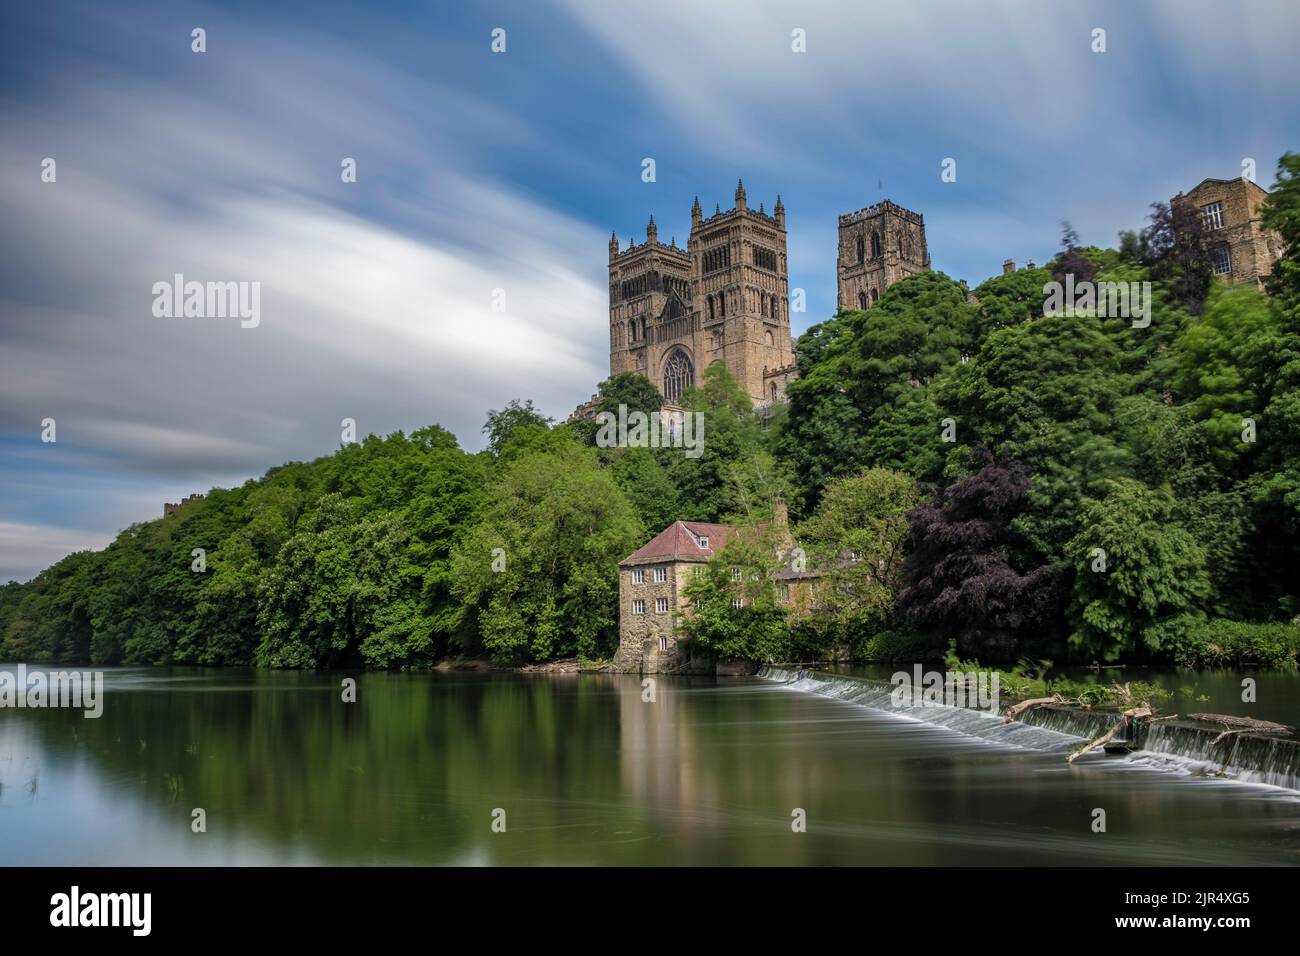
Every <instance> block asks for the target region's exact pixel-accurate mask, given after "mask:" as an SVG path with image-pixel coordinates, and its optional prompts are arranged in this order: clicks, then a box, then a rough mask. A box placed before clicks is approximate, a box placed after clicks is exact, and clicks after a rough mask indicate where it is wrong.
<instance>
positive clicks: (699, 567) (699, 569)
mask: <svg viewBox="0 0 1300 956" xmlns="http://www.w3.org/2000/svg"><path fill="white" fill-rule="evenodd" d="M707 570H708V569H707V568H705V567H704V566H703V565H696V567H695V576H696V577H697V578H702V577H704V572H705V571H707Z"/></svg>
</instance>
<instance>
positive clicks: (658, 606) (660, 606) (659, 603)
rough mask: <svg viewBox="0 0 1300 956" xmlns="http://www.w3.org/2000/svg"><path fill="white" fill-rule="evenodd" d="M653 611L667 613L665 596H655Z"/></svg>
mask: <svg viewBox="0 0 1300 956" xmlns="http://www.w3.org/2000/svg"><path fill="white" fill-rule="evenodd" d="M655 613H656V614H667V613H668V599H667V598H655Z"/></svg>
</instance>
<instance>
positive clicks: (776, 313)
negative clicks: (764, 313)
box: [771, 296, 781, 319]
mask: <svg viewBox="0 0 1300 956" xmlns="http://www.w3.org/2000/svg"><path fill="white" fill-rule="evenodd" d="M771 305H772V318H774V319H779V318H781V300H780V299H778V298H777V297H776V296H772V302H771Z"/></svg>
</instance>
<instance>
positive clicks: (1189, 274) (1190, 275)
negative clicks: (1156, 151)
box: [1126, 202, 1214, 315]
mask: <svg viewBox="0 0 1300 956" xmlns="http://www.w3.org/2000/svg"><path fill="white" fill-rule="evenodd" d="M1148 218H1149V219H1150V220H1151V225H1149V226H1148V227H1147V228H1146V229H1144V230H1142V233H1141V236H1140V238H1139V240H1138V243H1137V244H1136V247H1134V246H1133V245H1132V244H1129V247H1128V249H1127V250H1126V251H1128V252H1130V254H1132V253H1133V252H1136V254H1137V255H1138V257H1139V258H1138V261H1139V262H1140V263H1141V264H1142V265H1144V266H1146V267H1147V268H1148V269H1150V271H1151V278H1152V280H1154V281H1156V282H1159V283H1161V284H1162V285H1163V286H1164V287H1165V289H1166V290H1167V291H1168V293H1169V295H1170V296H1171V297H1172V299H1173V301H1175V302H1176V303H1178V304H1179V305H1180V306H1181V307H1182V308H1184V309H1186V310H1187V311H1188V312H1190V313H1191V314H1192V315H1199V314H1200V311H1201V306H1202V304H1203V303H1204V302H1205V297H1206V296H1207V295H1208V294H1209V291H1210V285H1211V283H1213V282H1214V270H1213V268H1212V267H1211V265H1210V257H1209V253H1208V251H1207V250H1206V248H1205V238H1204V227H1203V225H1202V223H1201V215H1200V211H1199V210H1198V209H1196V208H1195V207H1194V206H1193V205H1192V204H1191V203H1188V202H1177V203H1173V204H1170V203H1165V202H1157V203H1152V204H1151V215H1150V216H1149V217H1148Z"/></svg>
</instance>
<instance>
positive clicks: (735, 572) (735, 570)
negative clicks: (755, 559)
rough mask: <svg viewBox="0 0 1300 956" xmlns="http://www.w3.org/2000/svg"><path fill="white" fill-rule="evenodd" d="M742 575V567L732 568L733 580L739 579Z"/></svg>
mask: <svg viewBox="0 0 1300 956" xmlns="http://www.w3.org/2000/svg"><path fill="white" fill-rule="evenodd" d="M740 576H741V571H740V568H732V569H731V580H733V581H739V580H740Z"/></svg>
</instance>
